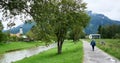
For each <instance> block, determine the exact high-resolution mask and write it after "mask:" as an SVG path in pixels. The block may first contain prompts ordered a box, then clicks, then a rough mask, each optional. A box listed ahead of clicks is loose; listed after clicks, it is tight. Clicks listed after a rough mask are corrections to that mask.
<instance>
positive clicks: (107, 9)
mask: <svg viewBox="0 0 120 63" xmlns="http://www.w3.org/2000/svg"><path fill="white" fill-rule="evenodd" d="M84 2H86V3H88V4H87V7H88V8H87V9H88V10H92V11H93V12H95V13H101V14H104V15H106V16H108V17H109V18H110V19H113V20H119V21H120V0H84Z"/></svg>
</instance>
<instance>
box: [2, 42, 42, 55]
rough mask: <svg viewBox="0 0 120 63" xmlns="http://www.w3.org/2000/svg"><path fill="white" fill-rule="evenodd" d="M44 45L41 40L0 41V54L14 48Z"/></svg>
mask: <svg viewBox="0 0 120 63" xmlns="http://www.w3.org/2000/svg"><path fill="white" fill-rule="evenodd" d="M40 45H44V43H43V42H8V43H0V54H3V53H6V52H10V51H15V50H21V49H26V48H31V47H36V46H40Z"/></svg>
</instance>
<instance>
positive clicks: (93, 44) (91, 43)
mask: <svg viewBox="0 0 120 63" xmlns="http://www.w3.org/2000/svg"><path fill="white" fill-rule="evenodd" d="M90 45H91V46H92V51H94V48H95V46H96V42H95V40H92V41H91V42H90Z"/></svg>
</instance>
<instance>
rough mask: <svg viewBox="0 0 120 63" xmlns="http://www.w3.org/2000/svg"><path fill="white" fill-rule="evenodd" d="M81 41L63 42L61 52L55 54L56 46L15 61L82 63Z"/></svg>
mask: <svg viewBox="0 0 120 63" xmlns="http://www.w3.org/2000/svg"><path fill="white" fill-rule="evenodd" d="M82 61H83V48H82V42H78V43H77V44H74V43H73V42H72V41H67V42H64V44H63V52H62V54H60V55H58V54H57V48H53V49H50V50H48V51H45V52H42V53H40V54H37V55H34V56H31V57H29V58H25V59H23V60H20V61H17V62H15V63H82Z"/></svg>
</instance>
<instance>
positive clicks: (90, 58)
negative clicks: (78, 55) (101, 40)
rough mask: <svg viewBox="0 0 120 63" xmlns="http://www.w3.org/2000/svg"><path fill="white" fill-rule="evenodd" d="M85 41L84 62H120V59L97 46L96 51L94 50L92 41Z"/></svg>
mask: <svg viewBox="0 0 120 63" xmlns="http://www.w3.org/2000/svg"><path fill="white" fill-rule="evenodd" d="M82 41H83V48H84V61H83V63H120V61H119V60H118V59H116V58H114V57H112V56H110V55H108V54H107V53H105V52H104V51H102V50H100V49H99V48H97V47H95V51H92V49H91V46H90V43H88V42H87V41H85V40H82Z"/></svg>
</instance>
